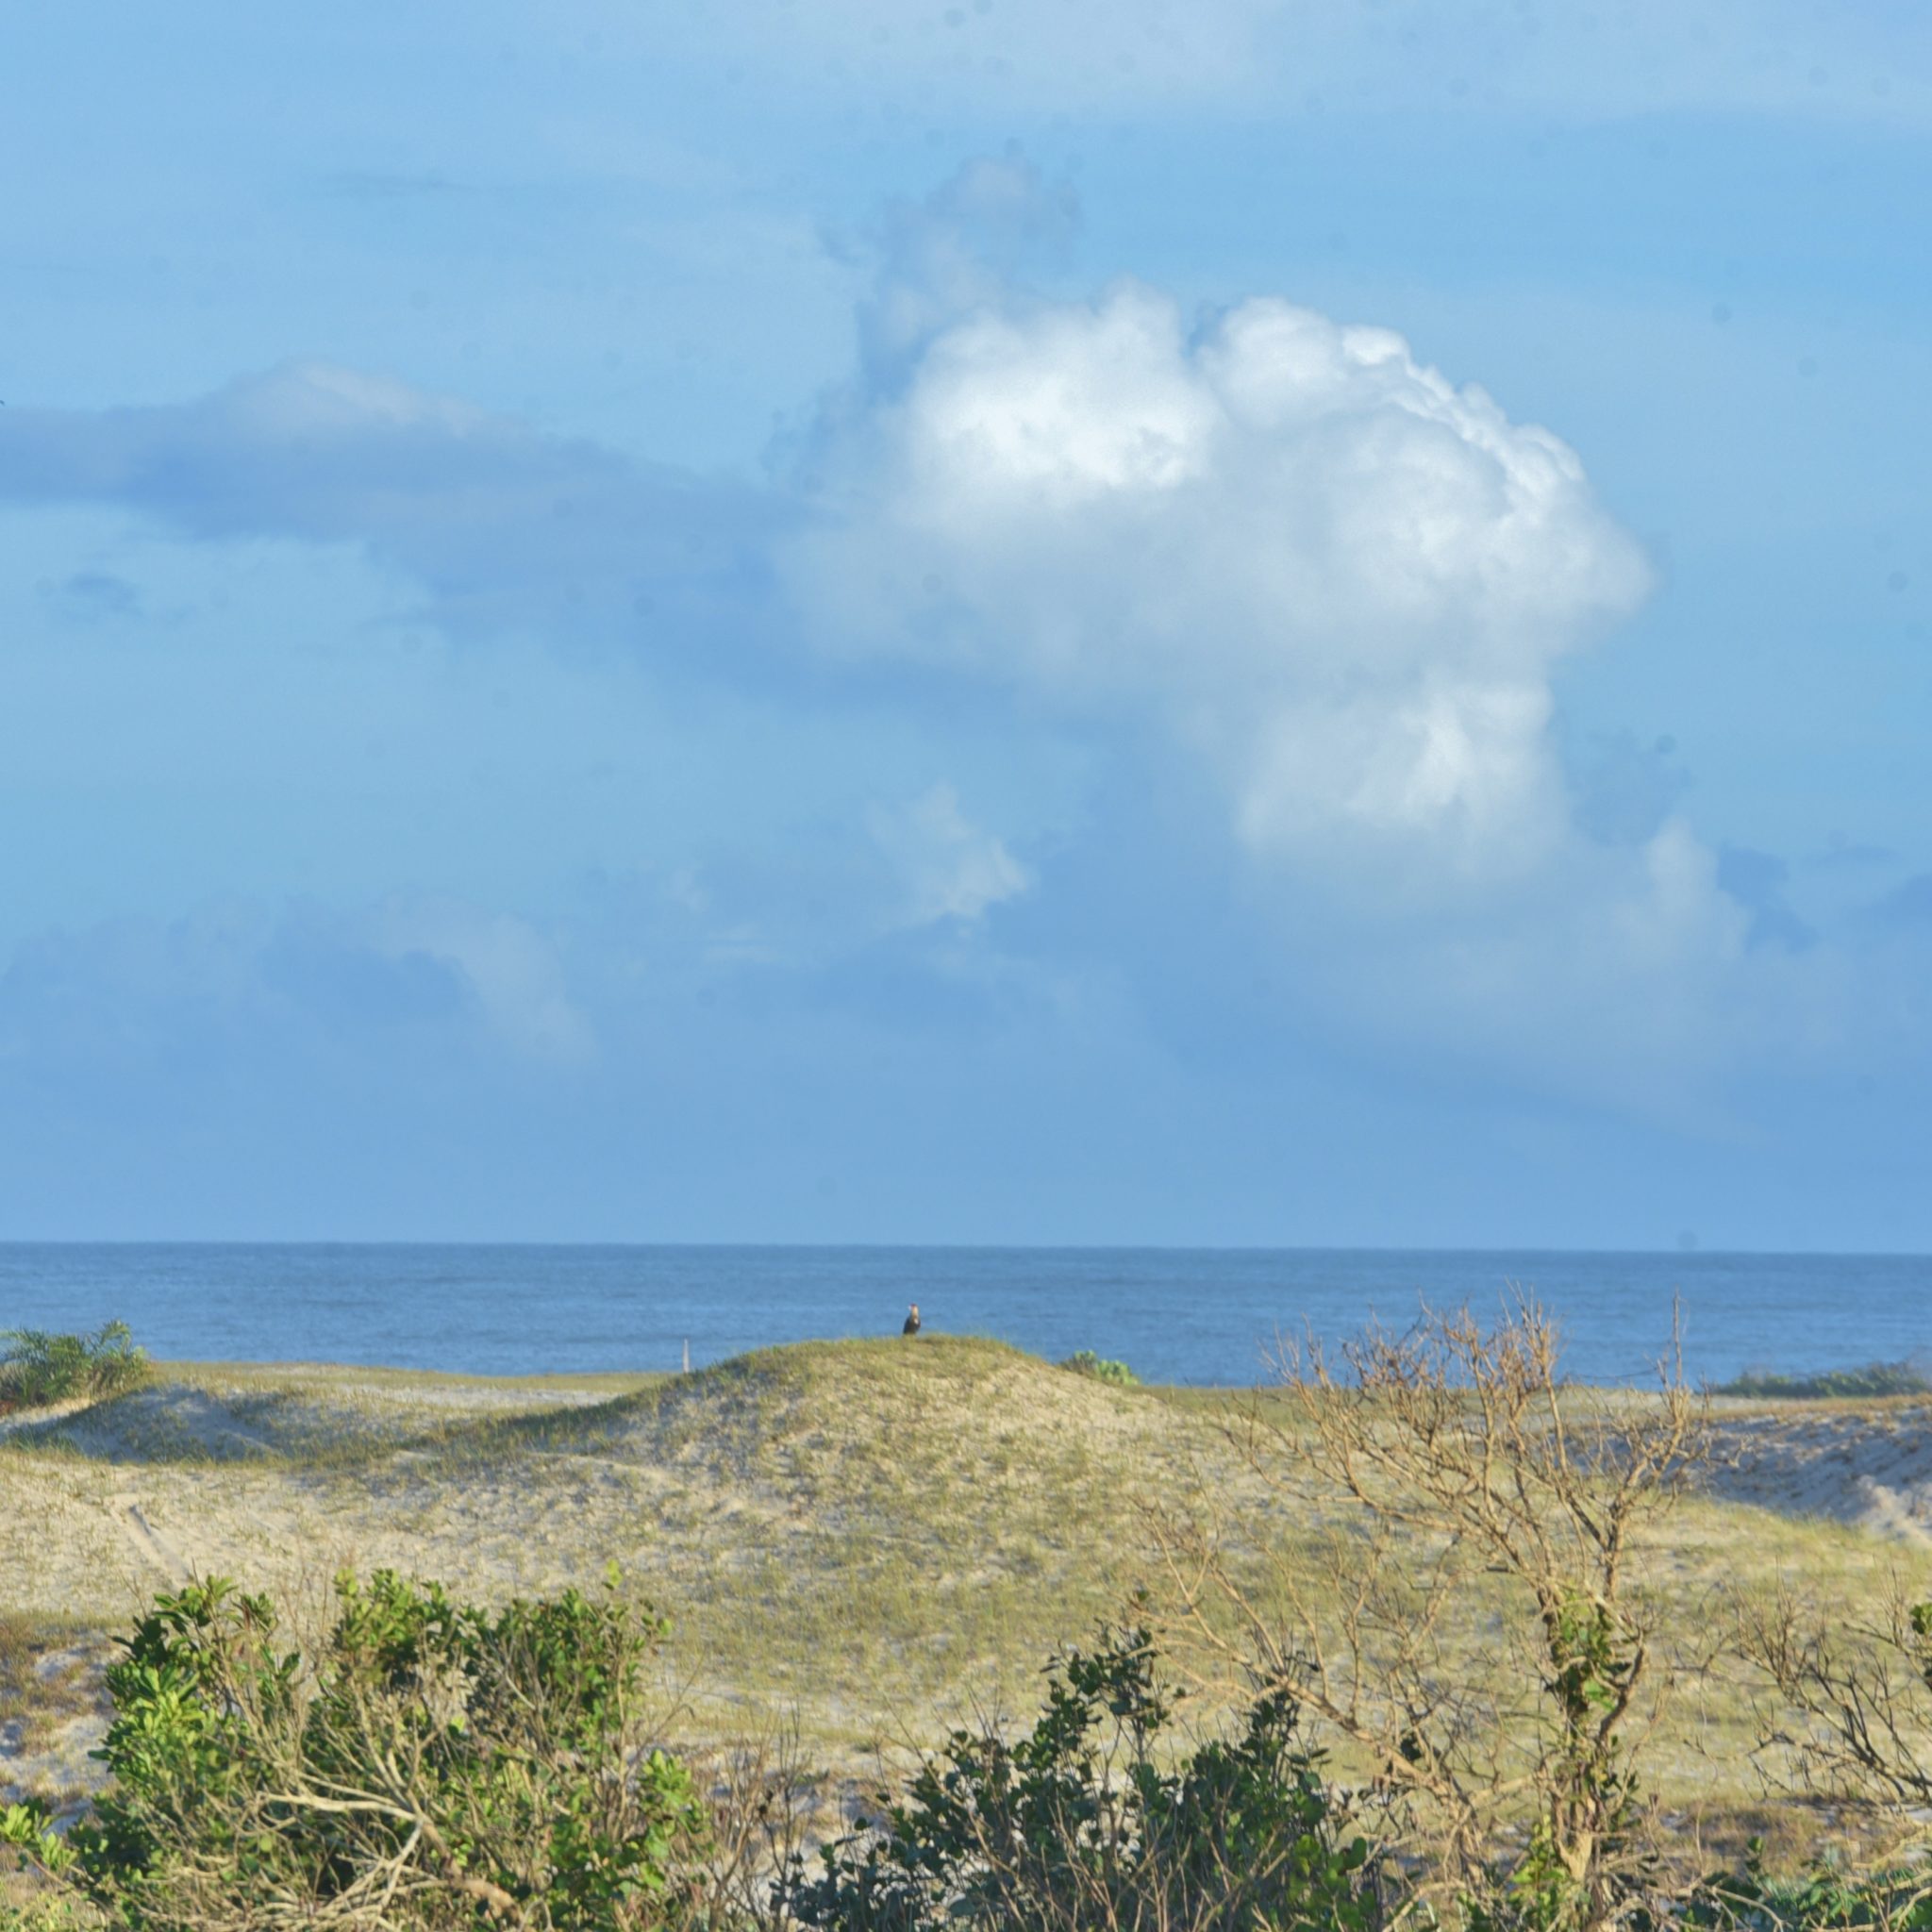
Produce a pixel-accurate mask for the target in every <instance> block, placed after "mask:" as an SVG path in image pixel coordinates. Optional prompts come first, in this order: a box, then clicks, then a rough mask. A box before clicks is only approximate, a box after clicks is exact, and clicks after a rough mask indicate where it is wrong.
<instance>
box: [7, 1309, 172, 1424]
mask: <svg viewBox="0 0 1932 1932" xmlns="http://www.w3.org/2000/svg"><path fill="white" fill-rule="evenodd" d="M151 1372H152V1364H151V1363H150V1362H149V1361H148V1358H147V1353H146V1351H145V1350H144V1349H141V1348H137V1347H136V1346H135V1342H134V1337H133V1335H132V1334H131V1333H130V1332H129V1330H128V1327H127V1324H126V1323H125V1322H109V1323H108V1324H107V1325H106V1326H105V1327H103V1328H100V1329H98V1330H96V1331H95V1333H93V1334H92V1335H56V1334H51V1333H49V1332H48V1331H46V1330H45V1329H41V1328H8V1329H0V1414H4V1413H6V1412H7V1411H8V1410H9V1409H16V1408H43V1407H47V1406H49V1405H50V1404H53V1403H57V1402H72V1401H97V1400H99V1399H100V1398H101V1397H103V1396H108V1395H119V1394H122V1393H124V1392H125V1391H127V1390H129V1389H136V1388H139V1387H140V1386H141V1384H142V1382H144V1381H146V1380H147V1378H148V1375H149V1374H150V1373H151Z"/></svg>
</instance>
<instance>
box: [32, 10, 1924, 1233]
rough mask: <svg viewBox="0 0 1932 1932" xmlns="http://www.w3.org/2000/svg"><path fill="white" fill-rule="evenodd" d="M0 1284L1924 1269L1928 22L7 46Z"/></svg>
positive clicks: (76, 28)
mask: <svg viewBox="0 0 1932 1932" xmlns="http://www.w3.org/2000/svg"><path fill="white" fill-rule="evenodd" d="M8 42H9V47H8V59H7V61H6V63H5V65H4V68H0V169H4V172H5V175H6V178H7V179H8V181H9V182H10V183H11V184H13V188H12V192H9V194H8V196H6V197H5V199H4V202H0V262H4V263H5V274H4V275H0V397H4V400H5V408H4V410H0V882H4V892H0V1238H10V1239H98V1240H138V1239H155V1240H163V1239H243V1240H274V1239H290V1240H345V1241H346V1240H476V1241H518V1240H548V1241H883V1242H943V1243H952V1242H1000V1243H1016V1244H1030V1243H1059V1242H1078V1243H1099V1244H1113V1243H1119V1244H1135V1243H1172V1244H1183V1245H1203V1246H1209V1245H1270V1244H1284V1245H1318V1246H1344V1247H1347V1246H1391V1247H1427V1246H1468V1247H1514V1248H1535V1247H1586V1248H1660V1249H1670V1248H1673V1247H1691V1246H1701V1247H1704V1248H1707V1249H1728V1248H1740V1249H1743V1248H1770V1249H1787V1248H1790V1249H1806V1248H1815V1249H1835V1250H1891V1251H1910V1252H1920V1251H1924V1250H1925V1249H1927V1248H1928V1247H1932V1189H1928V1188H1927V1187H1926V1186H1925V1183H1924V1174H1925V1150H1926V1149H1927V1148H1928V1147H1932V1098H1928V1096H1932V1083H1928V1074H1932V758H1927V757H1926V754H1925V746H1926V741H1927V736H1928V725H1932V528H1928V510H1932V480H1928V475H1932V473H1928V470H1927V465H1926V460H1925V452H1926V450H1927V448H1928V447H1932V330H1928V328H1927V327H1926V322H1927V319H1928V310H1932V254H1928V250H1927V247H1926V242H1925V225H1924V208H1925V205H1926V197H1927V193H1928V191H1932V174H1928V162H1932V14H1928V13H1927V12H1926V10H1925V9H1924V8H1922V7H1918V6H1911V5H1907V4H1902V0H1901V4H1890V0H1887V4H1879V0H1836V4H1833V5H1831V6H1828V7H1827V6H1821V5H1815V4H1808V0H1807V4H1804V5H1799V4H1795V0H1609V4H1604V5H1598V6H1591V7H1577V6H1574V5H1569V4H1564V5H1556V4H1550V0H1495V4H1489V0H1484V4H1475V0H1324V4H1322V5H1319V6H1317V5H1310V4H1293V0H1187V4H1186V5H1180V4H1170V0H1108V4H1105V5H1102V4H1100V0H1031V4H1028V5H1026V6H1024V7H1023V6H1021V5H1019V4H1018V0H958V4H951V0H946V4H941V5H937V6H928V5H926V4H925V0H547V4H546V5H544V6H543V7H541V8H538V7H533V6H528V5H518V4H511V0H461V4H458V0H403V4H398V0H381V4H377V0H340V4H338V5H336V6H334V7H332V8H326V9H287V8H280V9H275V8H258V9H252V10H250V9H237V8H232V7H228V6H218V5H215V4H212V0H178V4H176V5H175V6H172V7H170V8H166V9H156V8H150V7H145V6H141V5H137V4H135V0H70V4H68V5H65V6H62V7H59V8H38V9H34V10H33V12H32V14H31V16H30V17H27V18H25V19H23V20H22V21H21V22H18V23H15V24H13V25H11V26H10V28H9V35H8Z"/></svg>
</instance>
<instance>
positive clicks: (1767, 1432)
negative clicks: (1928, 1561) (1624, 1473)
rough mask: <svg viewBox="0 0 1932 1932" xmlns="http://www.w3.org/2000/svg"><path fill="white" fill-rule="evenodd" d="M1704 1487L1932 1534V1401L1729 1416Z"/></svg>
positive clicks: (1919, 1538) (1895, 1531) (1895, 1530)
mask: <svg viewBox="0 0 1932 1932" xmlns="http://www.w3.org/2000/svg"><path fill="white" fill-rule="evenodd" d="M1705 1486H1706V1487H1707V1490H1708V1491H1709V1492H1710V1493H1711V1494H1712V1495H1713V1496H1716V1497H1718V1498H1719V1499H1721V1500H1723V1501H1724V1502H1731V1503H1748V1504H1751V1505H1752V1506H1754V1507H1757V1508H1759V1509H1774V1510H1776V1511H1777V1512H1778V1513H1779V1514H1781V1515H1786V1516H1815V1517H1824V1518H1826V1519H1828V1520H1830V1521H1832V1522H1836V1523H1846V1524H1853V1525H1854V1526H1856V1527H1857V1528H1859V1529H1864V1530H1868V1531H1870V1532H1872V1533H1873V1534H1874V1535H1875V1536H1882V1537H1888V1538H1892V1539H1896V1540H1899V1541H1907V1542H1932V1405H1926V1404H1912V1405H1910V1406H1906V1407H1886V1408H1882V1409H1868V1410H1845V1409H1834V1410H1829V1411H1823V1412H1793V1411H1792V1410H1789V1409H1787V1410H1782V1411H1778V1412H1775V1413H1768V1414H1758V1415H1750V1416H1730V1417H1724V1418H1723V1419H1722V1420H1721V1421H1720V1422H1719V1424H1718V1425H1717V1428H1716V1431H1715V1439H1714V1454H1713V1457H1712V1460H1711V1465H1710V1468H1709V1469H1708V1471H1707V1474H1706V1476H1705Z"/></svg>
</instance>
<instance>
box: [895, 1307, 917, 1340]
mask: <svg viewBox="0 0 1932 1932" xmlns="http://www.w3.org/2000/svg"><path fill="white" fill-rule="evenodd" d="M899 1333H900V1334H901V1335H917V1334H918V1333H919V1304H918V1303H917V1302H914V1303H913V1304H912V1312H911V1313H910V1314H909V1315H908V1316H907V1317H906V1325H905V1327H903V1328H902V1329H900V1331H899Z"/></svg>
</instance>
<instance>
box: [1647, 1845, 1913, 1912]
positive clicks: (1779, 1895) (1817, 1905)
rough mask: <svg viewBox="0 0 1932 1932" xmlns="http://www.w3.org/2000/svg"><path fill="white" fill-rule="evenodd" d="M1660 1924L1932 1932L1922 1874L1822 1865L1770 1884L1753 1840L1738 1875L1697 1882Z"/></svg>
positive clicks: (1825, 1862) (1815, 1863)
mask: <svg viewBox="0 0 1932 1932" xmlns="http://www.w3.org/2000/svg"><path fill="white" fill-rule="evenodd" d="M1668 1918H1669V1922H1670V1924H1672V1925H1673V1926H1681V1927H1684V1928H1685V1932H1932V1890H1928V1889H1927V1886H1926V1876H1925V1873H1924V1869H1923V1868H1922V1867H1921V1868H1914V1867H1910V1866H1907V1867H1903V1868H1898V1869H1893V1870H1889V1871H1883V1872H1876V1873H1868V1874H1863V1875H1854V1874H1850V1873H1848V1872H1845V1871H1844V1870H1842V1869H1841V1868H1840V1866H1839V1865H1838V1864H1836V1863H1835V1862H1833V1861H1832V1860H1831V1859H1829V1858H1818V1859H1814V1860H1813V1861H1812V1862H1811V1863H1810V1864H1809V1865H1807V1867H1806V1868H1805V1870H1804V1871H1803V1872H1801V1873H1799V1874H1797V1875H1796V1876H1795V1877H1792V1878H1783V1879H1774V1878H1770V1877H1768V1876H1767V1875H1766V1874H1765V1871H1764V1841H1763V1840H1761V1839H1753V1840H1751V1844H1750V1848H1749V1850H1748V1851H1747V1852H1746V1854H1745V1858H1744V1869H1743V1870H1742V1871H1741V1872H1723V1873H1718V1874H1714V1875H1713V1876H1711V1877H1708V1878H1707V1879H1705V1880H1704V1881H1703V1882H1702V1883H1701V1884H1700V1885H1697V1886H1695V1887H1693V1888H1692V1889H1691V1891H1690V1892H1689V1893H1688V1894H1687V1895H1686V1896H1685V1897H1684V1898H1682V1899H1680V1900H1678V1901H1676V1902H1674V1905H1673V1907H1671V1909H1670V1911H1669V1913H1668ZM1645 1932H1649V1928H1648V1927H1646V1928H1645Z"/></svg>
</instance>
